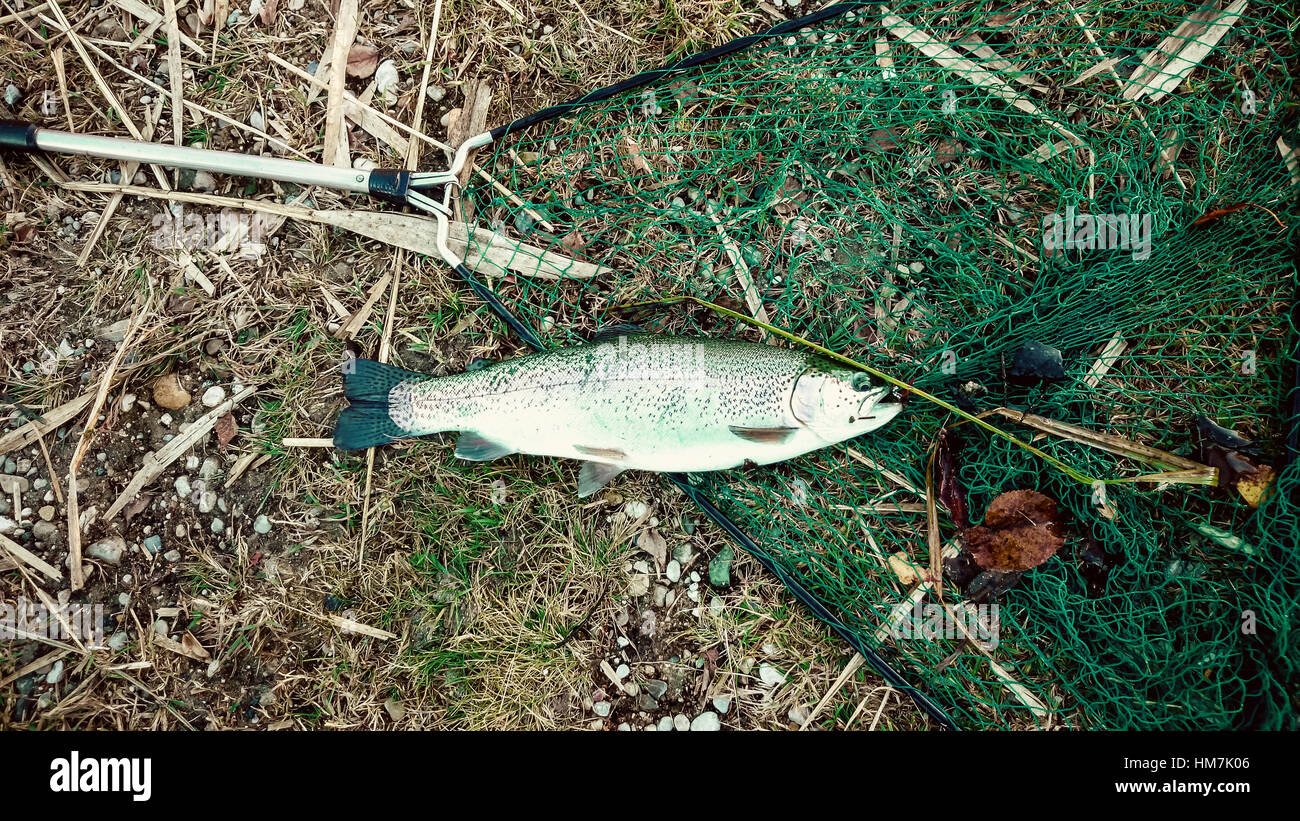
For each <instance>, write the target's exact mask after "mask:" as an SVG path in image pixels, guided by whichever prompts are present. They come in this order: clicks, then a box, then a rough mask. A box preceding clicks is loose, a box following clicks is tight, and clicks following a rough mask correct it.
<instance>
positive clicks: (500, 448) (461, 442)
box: [456, 431, 516, 462]
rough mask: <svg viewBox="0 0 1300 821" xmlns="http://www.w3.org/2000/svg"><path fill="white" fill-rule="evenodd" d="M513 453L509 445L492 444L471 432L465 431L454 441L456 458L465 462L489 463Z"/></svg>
mask: <svg viewBox="0 0 1300 821" xmlns="http://www.w3.org/2000/svg"><path fill="white" fill-rule="evenodd" d="M515 452H516V451H515V449H514V448H512V447H510V446H509V445H503V444H501V443H500V442H494V441H492V440H491V439H488V438H486V437H484V436H480V435H479V434H477V433H474V432H473V431H465V432H464V433H462V434H461V435H460V438H459V439H457V440H456V458H458V459H464V460H465V461H467V462H490V461H492V460H493V459H499V458H501V457H502V456H509V455H510V454H512V453H515Z"/></svg>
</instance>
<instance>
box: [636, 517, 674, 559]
mask: <svg viewBox="0 0 1300 821" xmlns="http://www.w3.org/2000/svg"><path fill="white" fill-rule="evenodd" d="M636 546H637V547H639V548H641V549H642V550H644V551H645V552H647V553H649V554H650V555H651V556H652V557H653V558H654V560H655V564H656V565H658V566H659V567H660V568H663V566H664V563H665V562H666V561H667V560H668V543H667V542H666V541H664V537H663V536H661V535H660V534H659V531H658V530H656V529H654V528H653V527H652V528H650V529H649V530H644V531H642V532H641V534H640V535H638V536H637V537H636Z"/></svg>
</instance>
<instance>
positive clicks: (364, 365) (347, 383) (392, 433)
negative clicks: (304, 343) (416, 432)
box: [334, 359, 428, 450]
mask: <svg viewBox="0 0 1300 821" xmlns="http://www.w3.org/2000/svg"><path fill="white" fill-rule="evenodd" d="M425 379H428V377H427V376H425V375H424V374H420V373H416V372H415V371H408V370H403V369H402V368H397V367H394V366H392V365H385V364H384V363H382V362H375V361H373V360H370V359H349V360H347V361H346V362H344V363H343V395H344V396H346V397H347V399H348V402H349V403H350V404H349V405H348V407H346V408H344V409H343V412H342V413H340V414H339V418H338V421H337V422H336V423H335V424H334V447H336V448H340V449H342V450H365V449H366V448H369V447H373V446H375V445H386V444H388V443H389V442H395V441H397V440H398V439H408V438H410V437H411V436H412V435H413V434H412V433H411V431H408V430H406V429H405V428H403V427H402V426H400V425H398V424H397V423H396V422H394V421H393V418H392V417H391V416H390V415H389V411H390V408H389V404H388V395H389V393H390V392H391V391H392V390H393V388H395V387H397V386H398V385H401V384H403V383H406V382H414V381H422V380H425Z"/></svg>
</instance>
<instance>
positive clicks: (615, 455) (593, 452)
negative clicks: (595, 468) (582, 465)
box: [573, 445, 627, 460]
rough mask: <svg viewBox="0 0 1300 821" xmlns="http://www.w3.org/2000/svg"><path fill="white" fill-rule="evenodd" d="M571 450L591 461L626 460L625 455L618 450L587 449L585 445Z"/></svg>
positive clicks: (576, 446) (575, 446)
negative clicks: (591, 459)
mask: <svg viewBox="0 0 1300 821" xmlns="http://www.w3.org/2000/svg"><path fill="white" fill-rule="evenodd" d="M573 449H574V450H576V451H578V453H581V454H583V455H585V456H590V457H592V458H593V459H608V460H623V459H626V458H627V453H626V452H625V451H622V450H619V449H618V448H597V447H589V446H587V445H574V446H573Z"/></svg>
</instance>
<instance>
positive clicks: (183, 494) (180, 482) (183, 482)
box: [172, 476, 194, 499]
mask: <svg viewBox="0 0 1300 821" xmlns="http://www.w3.org/2000/svg"><path fill="white" fill-rule="evenodd" d="M172 486H173V487H175V488H176V495H177V496H178V497H180V498H182V499H188V498H190V494H192V493H193V492H194V488H193V487H191V486H190V477H188V476H177V477H176V481H175V482H173V483H172Z"/></svg>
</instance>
